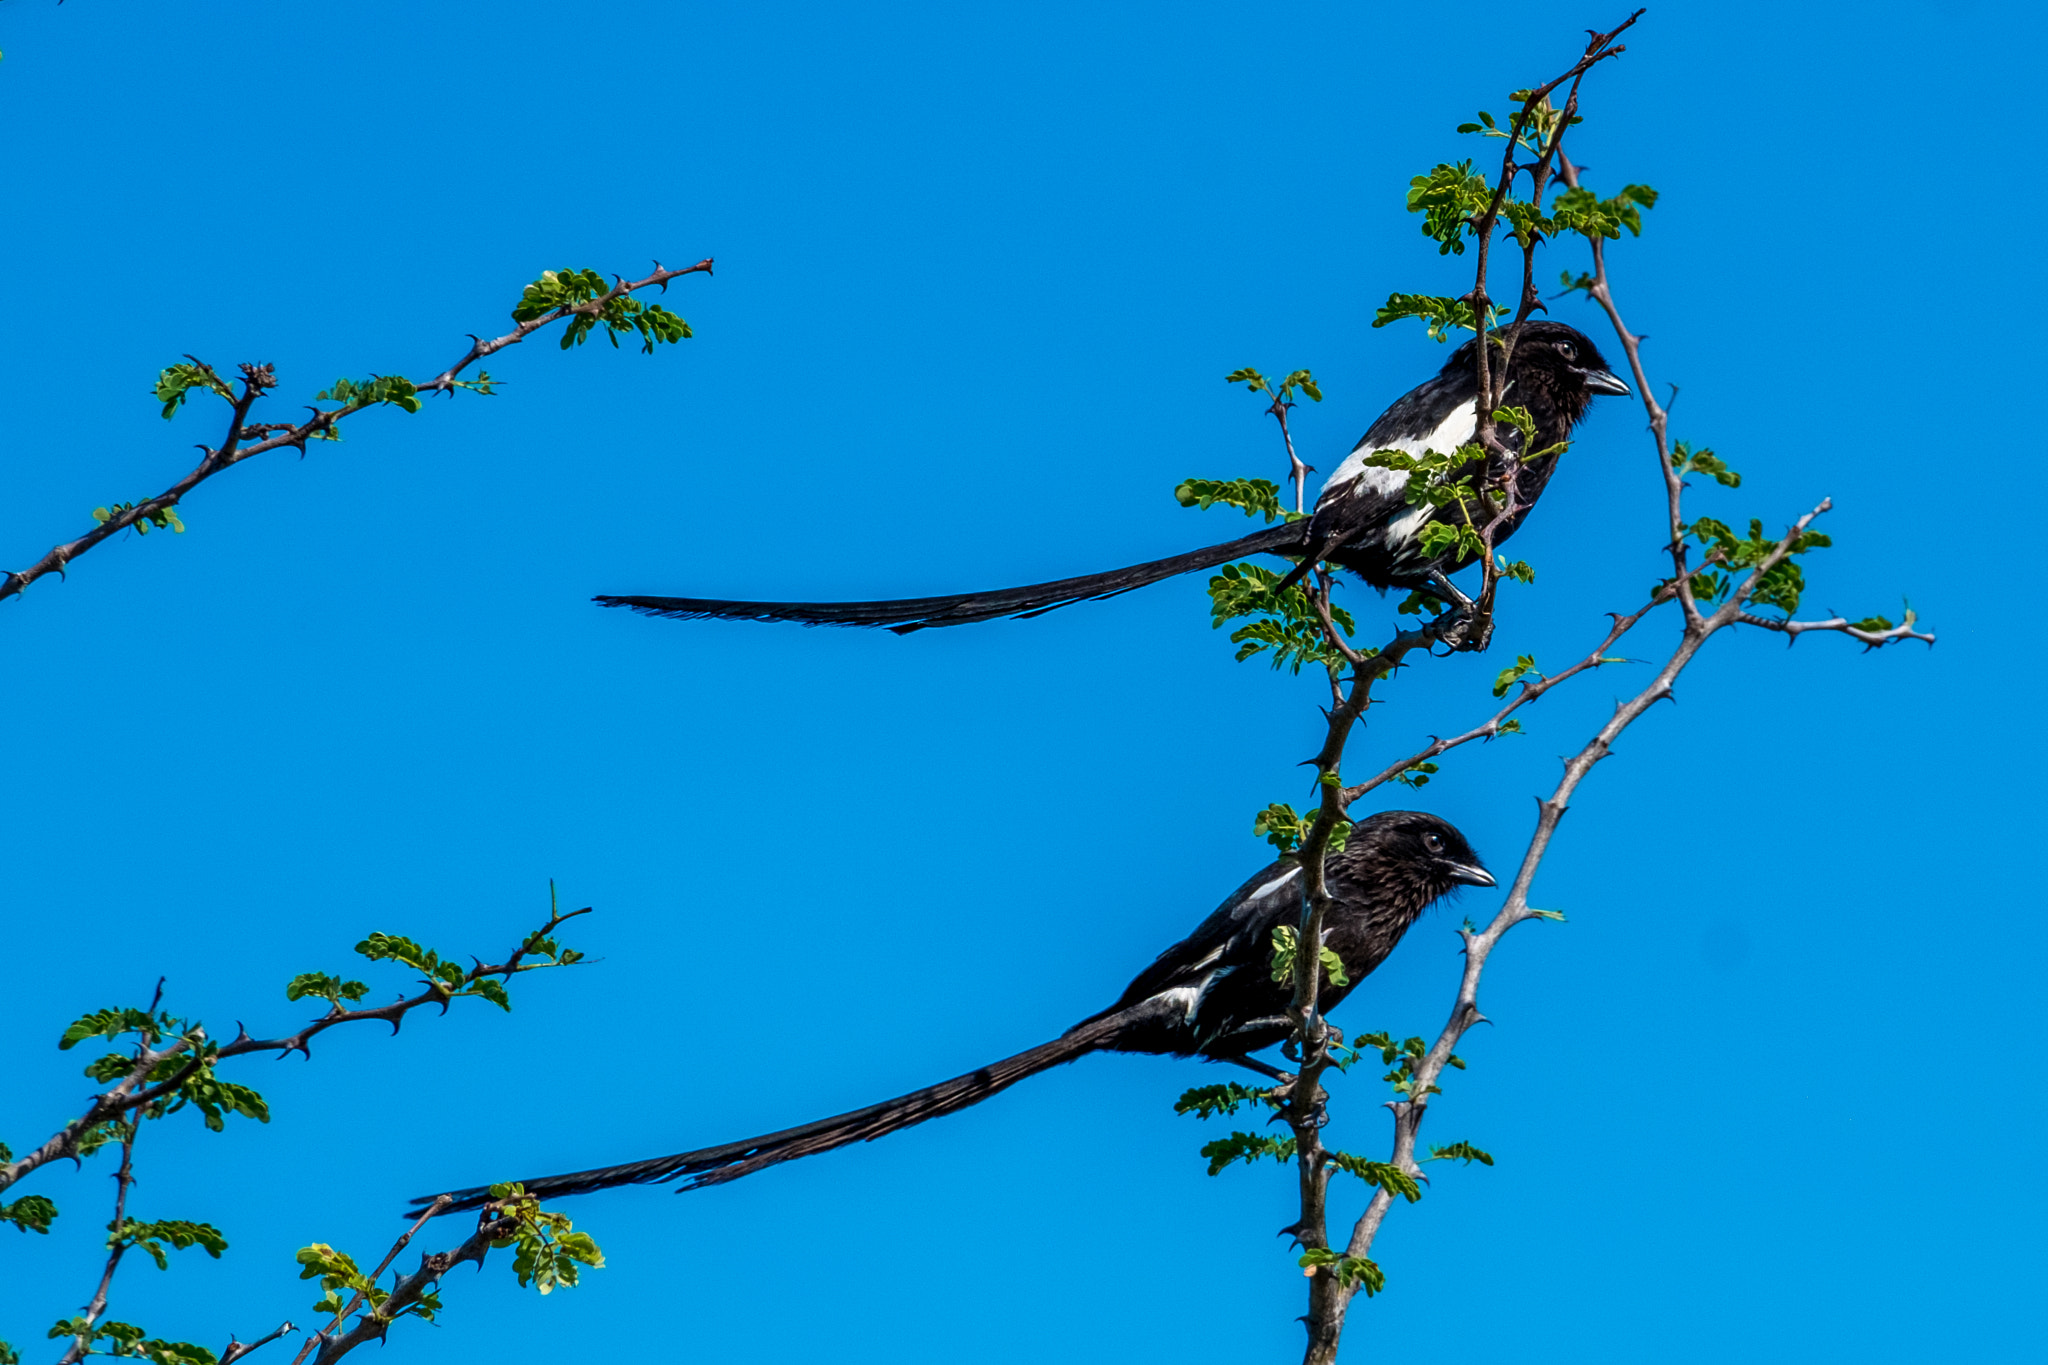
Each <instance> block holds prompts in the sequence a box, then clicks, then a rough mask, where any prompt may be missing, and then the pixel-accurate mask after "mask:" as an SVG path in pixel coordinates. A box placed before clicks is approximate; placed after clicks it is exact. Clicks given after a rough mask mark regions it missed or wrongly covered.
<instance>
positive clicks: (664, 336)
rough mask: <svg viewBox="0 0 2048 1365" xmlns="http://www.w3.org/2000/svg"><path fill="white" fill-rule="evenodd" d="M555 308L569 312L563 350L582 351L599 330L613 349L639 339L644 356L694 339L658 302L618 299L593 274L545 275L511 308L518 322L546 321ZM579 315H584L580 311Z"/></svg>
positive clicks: (627, 297) (620, 296)
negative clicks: (622, 339) (623, 340)
mask: <svg viewBox="0 0 2048 1365" xmlns="http://www.w3.org/2000/svg"><path fill="white" fill-rule="evenodd" d="M557 309H562V310H567V311H565V312H564V313H563V314H561V316H566V318H567V319H568V326H567V327H566V328H565V329H564V331H563V333H562V349H563V350H565V351H566V350H568V349H569V348H570V347H572V346H580V345H582V344H583V342H584V341H585V340H586V339H587V338H588V337H589V336H590V335H591V334H592V333H593V332H594V331H595V330H596V329H597V328H598V327H599V326H602V327H603V328H604V329H605V336H606V339H607V340H609V341H610V342H611V343H612V345H613V346H617V345H618V344H619V338H620V337H621V336H626V335H632V336H637V337H638V338H639V339H640V343H641V345H640V349H641V352H642V353H643V354H648V355H651V354H653V352H654V348H655V347H656V346H658V345H669V344H673V343H675V342H678V341H683V340H686V339H688V338H689V337H690V335H691V332H690V324H689V323H687V322H685V321H684V320H683V319H682V318H680V317H678V316H677V315H676V314H674V313H671V312H670V311H668V309H666V308H663V307H662V306H661V305H660V304H658V303H642V302H641V301H640V300H638V299H636V298H634V297H633V296H632V295H631V294H624V293H620V294H614V293H612V286H610V285H608V284H606V283H605V279H604V276H602V275H600V274H598V273H597V272H596V271H595V270H547V271H543V272H541V276H540V278H539V279H537V280H535V281H534V282H533V283H532V284H529V285H527V286H526V288H525V289H524V290H522V291H521V292H520V296H519V302H518V303H517V304H515V305H513V308H512V318H513V320H514V321H515V322H522V323H525V322H534V321H537V320H542V319H546V318H547V317H548V315H549V314H552V313H555V311H556V310H557ZM577 310H580V311H577Z"/></svg>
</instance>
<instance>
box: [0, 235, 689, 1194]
mask: <svg viewBox="0 0 2048 1365" xmlns="http://www.w3.org/2000/svg"><path fill="white" fill-rule="evenodd" d="M700 271H701V272H703V273H706V274H709V273H710V271H711V258H710V257H708V256H707V257H706V258H705V259H703V260H701V261H699V262H697V263H696V264H695V265H691V266H685V267H683V268H682V269H680V270H667V269H664V268H662V267H661V266H660V265H658V264H657V265H656V267H655V269H654V273H653V274H651V275H649V276H647V277H646V278H645V279H640V280H633V281H631V282H627V281H624V280H621V281H619V283H618V284H617V285H615V286H614V287H613V288H612V289H611V291H610V292H608V293H606V294H604V295H603V296H601V297H599V298H595V299H591V300H590V301H588V302H586V303H580V304H574V305H564V306H562V307H559V308H555V309H551V310H550V311H548V312H547V313H544V314H542V315H541V316H539V317H537V318H533V319H531V320H529V321H527V322H522V323H520V324H519V325H518V326H516V327H514V328H513V329H512V330H511V331H509V332H507V333H505V334H504V335H503V336H500V337H494V338H492V339H491V340H489V341H484V340H480V339H479V340H476V342H475V344H474V345H472V346H471V347H470V348H469V350H468V351H467V352H466V353H465V354H464V355H463V356H462V357H461V358H460V359H458V360H457V361H456V362H455V363H454V364H453V365H450V366H449V367H448V368H447V369H445V370H443V371H441V373H439V374H438V375H435V376H434V377H433V378H432V379H429V380H428V381H426V382H425V383H424V384H419V385H416V386H415V392H418V393H447V394H453V393H454V391H455V390H456V389H457V388H459V387H460V384H459V383H458V382H457V376H458V375H460V374H461V373H462V372H463V371H464V370H466V369H468V368H469V367H470V366H471V365H473V364H475V363H476V362H477V361H479V360H481V359H483V358H484V357H485V356H488V355H492V354H495V353H496V352H498V351H502V350H504V349H505V348H506V347H508V346H517V345H518V344H519V343H520V342H522V341H525V340H526V339H527V338H528V337H529V336H531V335H533V333H535V332H537V331H539V330H540V329H541V328H543V327H546V326H548V325H550V324H551V323H555V322H560V321H562V320H563V319H565V318H570V317H574V316H577V315H579V314H581V315H585V316H589V317H596V316H598V315H599V314H600V313H602V312H603V310H604V306H605V305H606V304H608V303H610V302H611V301H612V300H614V299H616V298H619V297H621V296H622V295H627V294H631V293H634V292H635V291H637V290H641V289H647V288H651V287H655V286H659V287H661V288H662V289H663V290H666V289H667V288H668V282H669V281H670V280H673V279H676V278H677V277H678V276H682V275H692V274H696V273H698V272H700ZM188 358H189V357H188ZM194 363H195V364H198V363H199V362H197V361H194ZM201 368H205V367H204V366H203V365H202V367H201ZM241 368H242V391H241V392H240V393H239V394H237V395H234V396H232V397H231V398H230V399H229V402H230V404H231V406H232V407H233V409H234V416H233V417H232V419H231V420H230V422H229V425H228V432H227V435H226V437H225V438H223V439H222V441H221V444H220V446H219V447H218V448H217V449H208V448H206V447H201V449H202V450H204V451H205V455H204V458H202V459H201V460H200V461H199V463H198V464H197V465H195V466H194V467H193V468H192V470H191V471H190V472H189V473H187V474H186V475H185V477H183V478H182V479H179V480H178V481H177V482H176V483H174V484H172V485H171V486H170V487H169V488H166V489H165V490H164V491H163V492H161V493H159V494H157V495H156V496H155V497H153V498H145V499H143V500H142V501H141V502H138V503H136V504H135V505H134V506H132V507H128V508H123V509H121V510H120V511H118V512H116V513H115V514H114V515H113V516H110V517H108V518H107V520H105V521H103V522H101V523H100V524H99V525H97V526H95V527H94V528H93V529H92V530H90V531H87V532H86V533H85V534H84V535H82V536H80V537H78V538H77V539H76V540H71V541H66V542H65V543H64V544H62V545H57V546H54V547H52V548H51V550H50V552H49V553H48V554H46V555H44V556H43V557H42V558H41V559H39V560H37V561H36V562H35V563H34V564H32V565H30V566H29V567H28V568H26V569H13V570H0V601H4V600H5V599H7V598H9V597H18V596H20V594H21V591H22V589H24V588H26V587H27V586H28V585H29V584H31V583H33V582H35V581H36V580H37V579H39V578H42V577H44V576H46V575H48V574H53V573H54V574H58V575H60V576H61V575H63V574H64V572H65V570H66V568H67V567H68V566H69V565H70V563H71V561H72V560H74V559H76V558H78V556H80V555H82V554H84V553H85V552H86V551H88V550H90V549H92V547H93V546H95V545H98V544H99V543H100V542H102V541H104V540H106V539H108V538H109V537H110V536H113V535H114V534H116V533H117V532H120V531H124V530H126V529H127V528H128V527H130V526H133V525H135V524H136V523H137V522H139V521H143V520H146V519H148V518H150V517H151V516H152V515H154V514H156V513H160V512H163V511H165V510H167V509H169V508H172V507H176V506H177V505H178V504H179V503H180V502H181V501H183V500H184V498H185V496H186V495H187V494H189V493H190V492H191V491H192V490H193V489H195V488H197V487H198V486H199V485H200V484H202V483H205V482H206V481H207V480H208V479H210V478H212V477H214V476H215V475H216V474H219V473H221V472H222V471H223V470H226V469H229V468H232V467H233V466H235V465H237V464H240V463H241V462H242V461H243V460H247V459H250V458H252V457H254V456H257V455H262V454H264V453H266V452H268V451H272V450H278V449H281V448H283V447H286V446H290V447H293V448H295V449H297V450H298V451H299V453H300V454H302V455H303V454H304V453H305V449H306V442H307V441H309V440H312V439H315V438H317V437H320V436H324V435H327V434H330V433H331V432H333V430H334V428H335V427H336V426H337V425H338V424H339V423H340V422H341V421H342V420H343V419H345V418H348V417H350V416H353V415H354V414H356V413H358V412H360V411H362V410H363V409H364V408H365V407H370V406H374V404H375V402H376V401H377V400H374V399H370V400H365V401H361V402H355V401H351V402H344V403H343V405H342V406H341V407H338V408H328V409H325V410H317V409H316V410H315V411H314V413H313V415H312V416H311V417H309V418H307V419H306V420H305V421H303V422H297V423H291V424H276V423H266V424H263V425H261V426H259V427H250V426H248V425H247V418H248V415H249V409H250V407H251V405H253V404H254V403H255V401H256V399H257V398H259V397H261V396H262V395H263V394H264V393H265V392H267V391H268V390H270V389H272V388H274V387H276V383H277V379H276V374H275V371H274V370H273V369H272V367H271V366H269V365H243V366H242V367H241ZM208 373H209V374H211V371H210V370H209V371H208ZM225 390H226V385H225V384H223V385H222V389H221V390H220V391H222V392H225ZM249 436H255V437H257V438H258V439H256V440H255V441H253V442H252V443H251V444H248V445H242V444H241V442H242V440H243V439H244V438H246V437H249ZM0 1188H4V1186H0Z"/></svg>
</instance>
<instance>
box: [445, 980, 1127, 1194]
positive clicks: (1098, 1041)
mask: <svg viewBox="0 0 2048 1365" xmlns="http://www.w3.org/2000/svg"><path fill="white" fill-rule="evenodd" d="M1128 1013H1129V1011H1127V1010H1125V1011H1118V1012H1117V1013H1115V1014H1111V1015H1108V1016H1106V1017H1104V1018H1101V1019H1091V1020H1088V1021H1086V1022H1084V1023H1082V1024H1079V1025H1077V1026H1076V1027H1075V1028H1073V1029H1072V1030H1070V1031H1069V1032H1067V1033H1065V1034H1063V1035H1061V1036H1060V1037H1058V1038H1055V1039H1053V1041H1051V1042H1049V1043H1045V1044H1042V1045H1041V1046H1038V1047H1034V1048H1032V1049H1031V1050H1030V1051H1028V1052H1020V1053H1018V1054H1017V1055H1016V1056H1014V1057H1005V1058H1004V1059H1003V1060H1001V1061H999V1062H991V1063H989V1064H988V1065H987V1066H984V1067H982V1068H980V1069H979V1070H976V1071H970V1072H968V1073H967V1074H966V1075H964V1076H955V1077H954V1078H953V1079H952V1080H949V1081H940V1082H939V1083H938V1084H937V1085H928V1086H926V1087H925V1088H924V1089H922V1090H913V1091H911V1092H910V1093H909V1094H908V1095H899V1096H897V1097H896V1098H895V1099H893V1100H884V1101H882V1102H881V1103H880V1104H871V1105H869V1106H868V1107H867V1108H865V1109H856V1110H853V1111H852V1112H851V1113H846V1114H838V1115H835V1116H834V1117H832V1118H828V1119H819V1120H817V1121H816V1122H815V1123H806V1124H802V1125H800V1126H798V1127H795V1128H785V1129H783V1130H782V1131H781V1132H779V1133H767V1134H764V1135H762V1136H760V1137H752V1138H742V1139H741V1140H740V1141H738V1142H728V1143H724V1144H722V1145H720V1146H717V1147H700V1148H698V1149H697V1150H696V1151H692V1152H677V1153H674V1154H673V1155H670V1156H659V1157H653V1158H651V1159H649V1160H646V1161H630V1162H627V1163H626V1164H624V1165H622V1166H601V1167H599V1168H598V1169H596V1170H591V1171H575V1172H572V1173H570V1174H568V1175H550V1176H543V1177H541V1178H540V1179H537V1180H525V1181H521V1182H520V1183H521V1184H523V1185H524V1186H525V1187H526V1190H527V1192H528V1193H530V1194H535V1195H538V1196H540V1197H541V1198H543V1199H552V1198H557V1197H559V1196H562V1195H569V1194H589V1193H591V1192H592V1191H594V1190H608V1189H612V1188H614V1187H616V1186H619V1185H659V1184H663V1183H665V1182H667V1181H670V1180H677V1179H681V1178H683V1177H685V1176H687V1177H690V1182H689V1183H688V1184H687V1185H685V1186H683V1188H684V1189H690V1190H694V1189H700V1188H702V1187H703V1186H706V1185H718V1184H723V1183H724V1182H726V1181H728V1180H737V1179H739V1178H740V1177H741V1176H743V1175H752V1174H753V1173H754V1172H755V1171H758V1170H761V1169H762V1168H763V1167H767V1166H773V1165H776V1164H778V1163H780V1162H784V1161H794V1160H796V1159H797V1158H798V1157H804V1156H814V1155H816V1154H817V1153H819V1152H829V1151H831V1150H832V1149H833V1148H835V1147H844V1146H846V1145H847V1144H848V1143H850V1142H873V1141H874V1140H875V1139H876V1138H878V1137H883V1136H886V1135H887V1134H890V1133H893V1132H896V1131H897V1130H898V1129H902V1128H909V1127H911V1126H912V1125H914V1124H919V1123H923V1122H924V1121H925V1120H926V1119H935V1118H939V1117H941V1116H942V1115H945V1114H952V1113H957V1112H959V1111H960V1110H962V1109H965V1108H967V1107H969V1106H970V1105H975V1104H979V1103H981V1102H982V1101H983V1100H985V1099H987V1098H989V1097H990V1096H991V1095H994V1094H996V1093H997V1092H998V1091H1002V1090H1007V1089H1009V1088H1010V1087H1011V1086H1013V1085H1015V1084H1016V1083H1017V1082H1019V1081H1021V1080H1023V1079H1024V1078H1026V1077H1027V1076H1035V1075H1037V1074H1038V1073H1039V1072H1041V1071H1045V1070H1049V1069H1050V1068H1052V1067H1055V1066H1059V1065H1061V1064H1062V1063H1065V1062H1071V1061H1073V1060H1074V1059H1075V1058H1077V1057H1081V1056H1085V1055H1086V1054H1088V1053H1090V1052H1094V1051H1096V1050H1097V1049H1099V1048H1101V1047H1103V1046H1105V1045H1106V1044H1107V1043H1108V1042H1109V1040H1110V1039H1112V1038H1113V1037H1115V1035H1116V1034H1117V1033H1118V1031H1119V1030H1120V1029H1122V1028H1123V1027H1124V1024H1125V1022H1126V1021H1125V1019H1124V1016H1125V1015H1126V1014H1128ZM450 1193H451V1194H452V1195H453V1197H454V1203H452V1204H450V1205H449V1206H448V1209H447V1210H446V1211H447V1212H454V1211H456V1210H459V1209H473V1208H477V1207H478V1206H480V1205H482V1204H485V1203H488V1202H489V1201H490V1198H491V1192H490V1187H489V1186H487V1185H479V1186H475V1187H473V1188H470V1189H466V1190H454V1191H451V1192H450ZM436 1198H439V1196H438V1195H422V1196H421V1197H420V1198H418V1199H415V1200H413V1201H412V1202H413V1204H414V1205H415V1206H419V1205H424V1204H431V1203H432V1202H433V1201H434V1200H435V1199H436ZM414 1213H417V1207H415V1209H414ZM409 1216H410V1215H409Z"/></svg>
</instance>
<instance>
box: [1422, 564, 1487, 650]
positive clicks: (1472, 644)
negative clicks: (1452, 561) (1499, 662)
mask: <svg viewBox="0 0 2048 1365" xmlns="http://www.w3.org/2000/svg"><path fill="white" fill-rule="evenodd" d="M1429 586H1430V590H1431V591H1433V592H1435V593H1436V594H1437V595H1438V596H1440V597H1443V598H1446V599H1448V600H1449V601H1450V603H1451V609H1450V611H1449V612H1448V613H1446V614H1447V615H1451V616H1454V617H1456V618H1457V619H1456V620H1454V621H1452V622H1451V623H1450V624H1449V625H1448V626H1446V627H1445V628H1444V630H1443V631H1442V632H1441V633H1440V634H1439V635H1438V636H1437V639H1438V640H1439V641H1440V642H1441V643H1443V644H1445V645H1448V646H1449V647H1450V648H1452V649H1468V648H1478V649H1484V648H1485V647H1486V637H1487V636H1490V635H1492V634H1493V631H1492V627H1491V623H1490V622H1488V623H1487V625H1486V626H1485V627H1484V628H1483V629H1482V630H1481V634H1480V636H1479V637H1478V638H1477V639H1476V640H1475V638H1474V636H1473V629H1474V628H1475V627H1479V626H1480V624H1481V622H1482V621H1483V620H1484V613H1482V612H1481V611H1480V610H1479V604H1478V603H1477V602H1474V601H1473V600H1472V599H1471V598H1469V597H1467V596H1465V594H1464V593H1462V592H1459V591H1458V585H1457V584H1455V583H1453V582H1451V579H1450V575H1449V574H1446V573H1445V572H1444V571H1443V570H1442V569H1431V570H1430V571H1429Z"/></svg>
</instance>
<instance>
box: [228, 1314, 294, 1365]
mask: <svg viewBox="0 0 2048 1365" xmlns="http://www.w3.org/2000/svg"><path fill="white" fill-rule="evenodd" d="M298 1330H299V1329H298V1328H296V1327H294V1326H292V1324H291V1322H290V1320H289V1319H287V1320H286V1321H284V1322H282V1323H279V1324H278V1327H277V1330H276V1331H274V1332H271V1333H270V1334H268V1335H267V1336H260V1337H258V1338H256V1340H254V1341H246V1342H245V1341H236V1340H235V1339H234V1338H232V1337H230V1338H228V1347H227V1349H226V1350H225V1351H222V1352H221V1353H220V1365H235V1362H236V1361H238V1360H240V1359H241V1358H242V1357H243V1356H245V1355H248V1354H249V1353H250V1352H252V1351H260V1350H262V1349H263V1348H264V1347H265V1346H268V1345H269V1344H270V1343H271V1342H273V1341H276V1340H277V1339H278V1338H279V1337H281V1336H285V1335H287V1334H288V1333H292V1332H296V1331H298Z"/></svg>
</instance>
